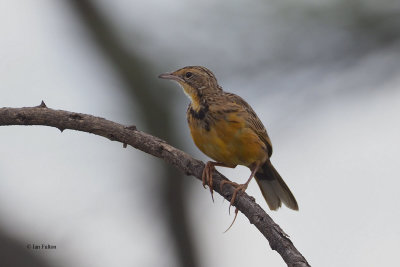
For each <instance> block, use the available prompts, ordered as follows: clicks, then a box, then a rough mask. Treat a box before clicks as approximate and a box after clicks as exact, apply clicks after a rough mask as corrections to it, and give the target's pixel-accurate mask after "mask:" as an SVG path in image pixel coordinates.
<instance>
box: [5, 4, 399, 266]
mask: <svg viewBox="0 0 400 267" xmlns="http://www.w3.org/2000/svg"><path fill="white" fill-rule="evenodd" d="M0 32H1V34H0V45H1V50H0V107H23V106H35V105H39V104H40V101H41V100H44V101H45V102H46V104H47V105H48V106H49V107H51V108H55V109H64V110H69V111H75V112H82V113H88V114H92V115H96V116H101V117H105V118H107V119H109V120H113V121H116V122H119V123H122V124H126V125H131V124H135V125H136V126H137V127H138V129H140V130H143V131H146V132H149V133H151V134H153V135H156V136H159V137H161V138H163V139H166V140H167V141H168V142H169V143H170V144H172V145H174V146H176V147H178V148H180V149H183V150H185V151H187V152H188V153H190V154H192V155H193V156H194V157H196V158H199V159H202V160H207V157H206V156H204V155H203V154H201V153H200V152H199V151H198V150H197V148H196V147H195V146H194V144H193V142H192V140H191V138H190V134H189V130H188V127H187V125H186V117H185V112H186V107H187V104H188V99H187V98H186V97H185V95H184V94H183V93H182V92H181V89H180V88H179V87H178V86H177V85H175V84H173V83H170V82H167V81H160V80H159V79H157V75H158V74H160V73H162V72H166V71H173V70H176V69H178V68H180V67H183V66H186V65H203V66H206V67H208V68H210V69H211V70H212V71H213V72H214V73H215V74H216V76H217V78H218V80H219V83H220V85H221V86H222V87H223V88H224V89H225V90H226V91H230V92H234V93H237V94H239V95H241V96H243V97H244V98H245V99H246V100H247V101H248V102H249V103H250V104H251V105H252V106H253V108H254V109H255V110H256V112H257V113H258V115H259V117H260V118H261V120H262V121H263V122H264V124H265V126H266V127H267V129H268V132H269V135H270V137H271V139H272V143H273V145H274V155H273V157H272V162H273V163H274V165H275V167H276V168H277V169H278V171H279V172H280V173H281V175H282V177H283V178H284V179H285V181H286V182H287V183H288V185H289V187H290V188H291V190H292V192H293V193H294V195H295V196H296V198H297V200H298V202H299V206H300V211H299V212H293V211H291V210H288V209H287V208H285V207H283V208H282V209H280V210H279V211H278V212H271V211H268V213H269V214H270V215H271V216H272V218H273V219H274V220H275V221H276V222H277V223H278V224H279V225H280V226H281V227H282V229H284V231H285V232H286V233H287V234H289V235H290V236H291V240H292V241H293V242H294V244H295V246H296V247H297V248H298V249H299V251H300V252H301V253H302V254H303V255H304V256H305V257H306V258H307V260H308V261H309V263H310V264H311V265H313V266H393V265H394V264H395V263H396V262H398V259H397V254H398V251H399V249H400V230H399V227H398V225H400V214H399V212H398V210H397V205H398V203H399V201H400V196H399V194H398V188H399V186H400V181H399V178H400V170H399V156H398V152H399V151H400V142H399V136H400V124H399V115H400V2H399V1H392V0H382V1H379V2H378V1H369V0H364V1H361V0H346V1H344V0H319V1H314V0H296V1H294V0H287V1H268V0H263V1H262V0H255V1H228V0H221V1H211V0H204V1H181V0H171V1H161V0H155V1H127V0H116V1H105V0H98V1H94V0H92V1H89V0H70V1H50V0H40V1H10V0H8V1H7V0H1V1H0ZM0 135H1V139H0V147H1V152H2V153H1V154H0V266H60V267H62V266H78V267H79V266H96V267H97V266H98V267H103V266H104V267H105V266H122V267H124V266H167V267H169V266H171V267H172V266H178V267H185V266H193V267H204V266H229V267H236V266H285V264H284V262H283V260H282V259H281V257H280V256H279V255H278V254H277V253H276V252H274V251H272V250H271V248H270V247H269V244H268V242H267V241H266V240H265V239H264V237H263V236H262V235H261V234H260V233H259V232H258V231H257V230H256V228H255V227H254V226H252V225H250V224H249V222H248V220H247V219H246V218H245V217H244V216H243V215H241V214H239V216H238V219H237V221H236V223H235V225H234V226H233V228H232V229H231V230H230V231H229V232H228V233H226V234H223V231H224V230H225V229H226V228H227V227H228V226H229V224H230V222H231V220H232V219H233V216H232V215H228V204H229V203H227V202H226V201H223V199H222V198H221V197H218V196H216V201H215V203H213V202H212V201H211V198H210V195H209V192H208V189H207V190H204V189H203V187H202V186H201V183H200V182H199V181H198V180H195V179H193V178H191V177H186V176H182V174H180V173H178V172H176V171H175V170H173V169H172V168H171V167H170V166H168V165H167V164H165V163H164V162H162V161H161V160H159V159H155V158H153V157H151V156H149V155H147V154H145V153H142V152H140V151H137V150H135V149H133V148H131V147H128V148H127V149H123V148H122V144H120V143H117V142H111V141H109V140H107V139H104V138H101V137H98V136H94V135H89V134H86V133H80V132H74V131H69V130H66V131H64V132H63V133H60V131H59V130H58V129H55V128H49V127H17V126H12V127H0ZM218 169H219V170H220V171H221V172H222V173H224V174H225V175H227V176H228V177H229V178H230V179H233V180H235V181H239V182H244V181H245V179H246V178H247V176H248V175H249V170H248V169H247V168H245V167H237V168H236V169H234V170H227V169H223V168H218ZM247 193H248V194H250V195H253V196H254V197H255V198H256V200H257V202H258V203H259V204H260V205H261V206H262V207H263V208H264V209H267V205H266V203H265V201H264V199H263V198H262V196H261V193H260V191H259V189H258V188H257V185H256V183H254V182H252V183H251V185H250V187H249V189H248V191H247ZM29 244H36V245H41V244H48V245H55V246H56V247H57V248H56V249H53V250H32V249H28V248H27V245H29Z"/></svg>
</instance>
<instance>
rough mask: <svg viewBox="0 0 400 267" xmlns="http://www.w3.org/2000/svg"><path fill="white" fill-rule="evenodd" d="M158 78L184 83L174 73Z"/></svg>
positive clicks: (161, 75) (164, 74)
mask: <svg viewBox="0 0 400 267" xmlns="http://www.w3.org/2000/svg"><path fill="white" fill-rule="evenodd" d="M158 78H161V79H167V80H173V81H177V82H183V80H182V78H181V77H179V76H177V75H174V74H173V73H169V72H167V73H163V74H160V75H158Z"/></svg>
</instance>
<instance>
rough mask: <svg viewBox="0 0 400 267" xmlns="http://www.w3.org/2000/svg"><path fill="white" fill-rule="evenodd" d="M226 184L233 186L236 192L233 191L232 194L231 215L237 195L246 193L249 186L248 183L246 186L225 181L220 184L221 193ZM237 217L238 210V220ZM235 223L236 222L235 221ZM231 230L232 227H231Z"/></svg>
mask: <svg viewBox="0 0 400 267" xmlns="http://www.w3.org/2000/svg"><path fill="white" fill-rule="evenodd" d="M225 184H230V185H232V186H233V187H235V190H234V191H233V194H232V198H231V202H230V203H229V214H230V213H231V206H232V205H233V203H234V202H235V199H236V196H237V194H238V193H239V192H244V191H246V189H247V186H248V183H245V184H238V183H235V182H232V181H227V180H223V181H222V182H221V184H220V189H221V191H222V187H223V186H224V185H225ZM236 216H237V210H235V219H236ZM233 221H235V220H233ZM231 226H232V225H231ZM229 228H230V227H229Z"/></svg>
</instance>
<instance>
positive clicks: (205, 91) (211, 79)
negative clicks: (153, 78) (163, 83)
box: [158, 66, 222, 108]
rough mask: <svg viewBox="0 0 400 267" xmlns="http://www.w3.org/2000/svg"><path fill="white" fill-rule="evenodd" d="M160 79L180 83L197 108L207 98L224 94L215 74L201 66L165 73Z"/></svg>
mask: <svg viewBox="0 0 400 267" xmlns="http://www.w3.org/2000/svg"><path fill="white" fill-rule="evenodd" d="M158 77H159V78H162V79H168V80H173V81H176V82H178V83H179V85H180V86H182V88H183V91H184V92H185V94H186V95H187V96H188V97H189V98H190V100H191V101H192V105H193V106H194V107H195V108H196V107H198V106H199V105H200V103H201V101H203V100H204V98H206V97H207V96H210V95H213V94H218V93H221V92H222V88H221V87H220V86H219V85H218V83H217V79H216V78H215V76H214V74H213V73H212V72H211V71H210V70H209V69H207V68H205V67H201V66H188V67H184V68H181V69H179V70H176V71H174V72H171V73H163V74H161V75H160V76H158Z"/></svg>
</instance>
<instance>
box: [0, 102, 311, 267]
mask: <svg viewBox="0 0 400 267" xmlns="http://www.w3.org/2000/svg"><path fill="white" fill-rule="evenodd" d="M7 125H44V126H51V127H56V128H58V129H60V131H63V130H65V129H70V130H77V131H82V132H87V133H92V134H96V135H99V136H103V137H106V138H108V139H110V140H111V141H118V142H121V143H123V144H124V146H125V144H127V145H130V146H132V147H134V148H137V149H139V150H141V151H143V152H145V153H148V154H151V155H153V156H155V157H158V158H161V159H163V160H165V161H166V162H168V163H169V164H171V165H173V166H174V167H176V168H177V169H179V170H180V171H182V172H184V173H185V174H187V175H192V176H194V177H196V178H197V179H199V180H201V175H202V171H203V168H204V163H203V162H201V161H199V160H196V159H194V158H192V157H191V156H190V155H189V154H187V153H185V152H183V151H181V150H179V149H176V148H175V147H173V146H171V145H169V144H167V143H166V142H165V141H164V140H161V139H159V138H157V137H155V136H152V135H149V134H147V133H145V132H141V131H139V130H137V129H136V127H135V126H124V125H121V124H118V123H115V122H112V121H109V120H106V119H103V118H99V117H95V116H92V115H86V114H81V113H75V112H69V111H63V110H54V109H50V108H47V107H46V105H45V104H44V102H42V104H41V105H40V106H37V107H25V108H0V126H7ZM224 179H226V177H224V176H223V175H222V174H220V173H218V172H217V171H215V172H214V175H213V183H214V190H215V191H216V192H218V193H219V194H220V195H221V196H223V197H224V198H225V199H227V200H228V201H230V199H231V196H232V194H233V190H234V188H233V187H232V186H231V185H225V186H224V187H223V190H222V191H221V190H220V183H221V181H222V180H224ZM234 206H236V207H237V208H238V209H239V210H240V211H241V212H242V213H243V214H244V215H245V216H246V217H247V218H248V219H249V221H250V223H251V224H254V225H255V226H256V227H257V229H258V230H259V231H260V232H261V233H262V234H263V235H264V236H265V237H266V238H267V240H268V242H269V244H270V246H271V248H272V249H273V250H276V251H277V252H278V253H279V254H280V255H281V256H282V258H283V260H284V261H285V262H286V264H287V265H288V266H296V267H297V266H310V265H309V264H308V262H307V260H306V259H305V258H304V257H303V255H301V253H300V252H299V251H298V250H297V249H296V248H295V246H294V245H293V243H292V242H291V241H290V239H289V238H288V237H287V235H286V234H285V232H283V230H282V229H281V228H280V227H279V225H277V224H276V223H275V222H274V221H273V220H272V219H271V217H270V216H269V215H268V214H267V213H266V212H265V211H264V210H263V209H262V208H261V207H260V206H259V205H258V204H257V203H255V201H254V198H252V197H250V196H249V195H247V194H246V193H244V194H239V195H238V196H237V198H236V200H235V203H234Z"/></svg>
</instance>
